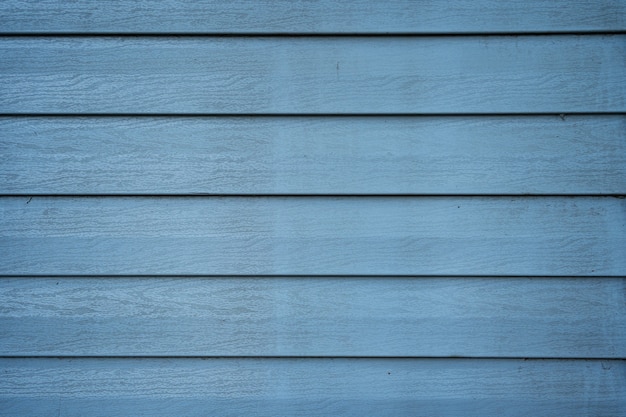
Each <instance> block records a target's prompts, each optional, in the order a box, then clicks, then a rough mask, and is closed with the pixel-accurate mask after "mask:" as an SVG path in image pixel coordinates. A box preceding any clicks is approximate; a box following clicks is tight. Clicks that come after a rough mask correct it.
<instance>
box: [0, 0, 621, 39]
mask: <svg viewBox="0 0 626 417" xmlns="http://www.w3.org/2000/svg"><path fill="white" fill-rule="evenodd" d="M625 15H626V5H625V4H624V2H623V1H619V0H602V1H588V0H569V1H565V0H552V1H549V2H546V1H543V0H508V1H506V2H503V1H498V0H480V1H471V0H453V1H449V0H448V1H443V0H437V1H425V0H417V1H416V0H390V1H386V2H372V1H368V0H350V1H341V2H337V1H331V0H322V1H306V0H295V1H294V0H256V1H245V0H230V1H226V0H196V1H194V2H186V1H181V0H167V1H158V2H136V1H130V0H124V1H115V0H106V1H104V0H101V1H98V2H93V1H89V0H78V1H72V2H58V1H55V0H4V1H3V2H1V3H0V16H1V17H2V27H1V29H0V33H212V34H223V33H234V34H237V33H307V34H319V33H326V34H327V33H375V34H388V33H415V34H423V33H468V32H469V33H493V32H497V33H529V32H558V31H576V32H597V31H619V30H625V29H626V19H625V18H624V16H625Z"/></svg>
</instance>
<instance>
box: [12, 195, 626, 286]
mask: <svg viewBox="0 0 626 417" xmlns="http://www.w3.org/2000/svg"><path fill="white" fill-rule="evenodd" d="M625 251H626V200H624V199H619V198H613V197H588V198H584V197H578V198H571V197H550V198H547V197H534V198H533V197H525V198H524V197H517V198H500V197H425V198H414V197H413V198H409V197H395V198H390V197H385V198H383V197H358V198H355V197H343V198H340V197H337V198H327V197H325V198H312V197H300V198H297V197H295V198H294V197H291V198H288V197H273V198H250V197H229V198H227V197H213V198H210V197H186V198H159V197H156V198H147V197H144V198H142V197H137V198H93V197H92V198H58V197H57V198H53V197H35V198H25V197H4V198H2V199H0V256H1V258H2V260H3V261H2V263H1V264H0V273H2V274H7V275H11V274H18V275H41V274H77V275H82V274H105V275H106V274H111V275H118V274H155V275H178V274H202V275H204V274H210V275H213V274H215V275H222V274H223V275H231V274H253V275H320V274H328V275H335V274H336V275H346V274H354V275H361V274H365V275H371V274H379V275H396V274H398V275H450V274H452V275H496V276H499V275H521V276H532V275H539V276H546V275H548V276H549V275H559V276H568V275H573V276H586V275H594V276H624V275H626V256H624V254H625Z"/></svg>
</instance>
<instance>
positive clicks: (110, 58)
mask: <svg viewBox="0 0 626 417" xmlns="http://www.w3.org/2000/svg"><path fill="white" fill-rule="evenodd" d="M625 55H626V35H607V36H549V37H547V36H528V37H509V36H505V37H497V36H496V37H391V38H375V37H366V38H355V37H339V38H336V37H335V38H333V37H322V38H308V37H302V38H298V37H296V38H276V37H267V38H237V37H235V38H229V37H226V38H220V37H216V38H204V37H201V38H197V37H183V38H177V37H148V38H141V37H138V38H137V37H127V38H114V37H110V38H109V37H96V38H89V37H87V38H84V37H78V38H71V37H70V38H63V37H61V38H19V37H9V38H0V90H1V91H2V92H3V94H2V95H0V113H8V114H13V113H32V114H35V113H45V114H51V113H71V114H79V113H116V114H124V113H126V114H145V113H153V114H154V113H158V114H162V113H167V114H181V113H184V114H207V113H211V114H242V113H245V114H259V113H271V114H286V113H289V114H303V113H305V114H328V113H336V114H346V113H350V114H352V113H360V114H372V113H382V114H399V113H402V114H403V113H445V114H448V113H451V114H458V113H466V114H467V113H557V114H558V113H568V112H624V111H626V66H625V65H624V56H625Z"/></svg>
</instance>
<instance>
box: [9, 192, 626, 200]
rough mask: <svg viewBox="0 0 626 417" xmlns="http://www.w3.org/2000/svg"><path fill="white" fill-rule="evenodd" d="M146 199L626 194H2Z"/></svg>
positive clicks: (605, 195)
mask: <svg viewBox="0 0 626 417" xmlns="http://www.w3.org/2000/svg"><path fill="white" fill-rule="evenodd" d="M31 197H32V198H56V199H63V198H74V199H75V198H86V199H94V198H102V199H105V198H116V199H119V198H142V199H148V198H153V199H166V198H171V199H180V198H220V199H227V198H232V199H262V198H265V199H276V198H278V199H287V198H303V199H305V198H315V199H323V198H329V199H333V198H334V199H338V198H341V199H359V198H370V199H371V198H375V199H390V198H403V199H408V198H447V199H449V198H463V199H467V198H476V199H478V198H492V199H493V198H500V199H502V198H520V199H521V198H535V199H541V198H617V199H626V195H624V194H621V193H601V194H598V193H590V194H555V193H546V194H420V193H406V194H404V193H401V194H380V193H376V194H358V193H357V194H333V193H325V194H290V193H285V194H282V193H262V194H256V193H177V194H152V193H151V194H137V193H100V194H86V193H84V194H73V193H68V194H49V193H0V198H31Z"/></svg>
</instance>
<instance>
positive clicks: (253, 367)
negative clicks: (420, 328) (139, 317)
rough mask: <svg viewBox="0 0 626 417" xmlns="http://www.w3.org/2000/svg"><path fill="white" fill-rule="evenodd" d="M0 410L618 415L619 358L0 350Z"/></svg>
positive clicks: (623, 385)
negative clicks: (40, 354) (83, 355)
mask: <svg viewBox="0 0 626 417" xmlns="http://www.w3.org/2000/svg"><path fill="white" fill-rule="evenodd" d="M0 369H1V371H2V378H1V379H0V405H1V406H2V409H3V411H4V412H5V413H6V414H5V415H12V416H14V415H29V416H56V415H63V416H65V415H67V416H75V415H85V414H89V415H107V416H128V415H129V414H131V415H151V416H172V415H185V416H206V415H207V410H210V414H215V415H220V416H241V415H255V416H272V417H274V416H293V415H303V414H306V415H312V416H328V415H346V416H362V415H364V414H367V415H371V416H388V415H394V416H432V415H438V416H459V415H463V416H480V417H489V416H511V417H513V416H515V417H517V416H519V417H522V416H524V417H525V416H528V415H533V416H555V415H567V416H606V417H609V416H611V417H612V416H618V415H623V414H624V413H625V412H626V399H625V397H624V392H625V391H626V379H624V372H625V371H626V365H625V364H624V362H623V361H584V360H578V361H567V360H539V361H536V360H528V361H524V360H521V359H520V360H480V359H474V360H467V359H252V358H251V359H199V358H198V359H180V358H179V359H114V358H110V359H96V358H94V359H2V360H0Z"/></svg>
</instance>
